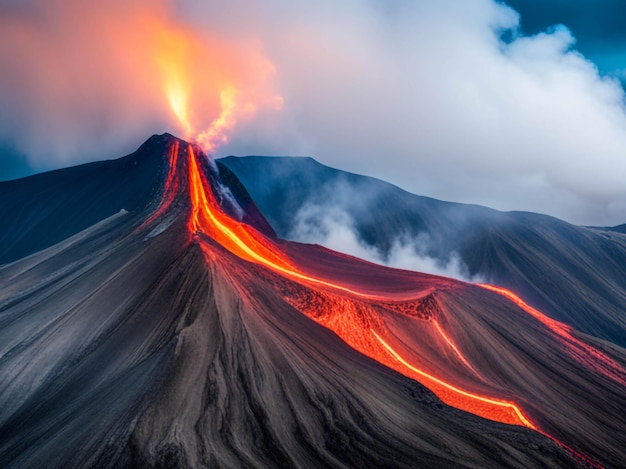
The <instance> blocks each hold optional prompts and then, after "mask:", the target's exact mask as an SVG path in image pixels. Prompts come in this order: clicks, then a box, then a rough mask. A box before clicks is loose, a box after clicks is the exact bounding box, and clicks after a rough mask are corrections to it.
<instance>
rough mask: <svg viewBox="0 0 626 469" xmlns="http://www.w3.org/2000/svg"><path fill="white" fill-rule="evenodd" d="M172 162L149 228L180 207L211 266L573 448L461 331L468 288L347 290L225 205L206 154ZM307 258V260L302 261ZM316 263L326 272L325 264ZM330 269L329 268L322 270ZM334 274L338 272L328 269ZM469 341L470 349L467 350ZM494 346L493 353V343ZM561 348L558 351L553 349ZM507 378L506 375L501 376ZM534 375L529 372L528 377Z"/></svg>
mask: <svg viewBox="0 0 626 469" xmlns="http://www.w3.org/2000/svg"><path fill="white" fill-rule="evenodd" d="M167 156H168V162H169V165H170V166H169V170H168V173H167V176H166V177H165V186H164V189H163V196H162V199H161V204H160V206H159V207H157V208H156V210H155V212H154V213H153V214H152V215H151V216H150V217H149V218H148V222H152V221H154V220H155V219H156V218H157V217H162V218H164V217H165V216H166V212H167V211H168V207H172V206H173V205H174V203H175V204H176V206H177V207H183V206H185V205H187V206H188V207H189V211H188V212H187V215H186V218H185V221H186V229H187V230H188V232H189V235H190V236H189V239H190V240H191V242H194V243H197V244H198V245H199V246H200V247H201V249H202V250H203V252H204V254H205V256H206V259H207V261H210V262H213V260H215V259H219V254H217V252H218V251H216V245H219V246H220V247H221V248H223V249H225V250H226V251H228V252H230V253H231V254H233V255H234V256H236V257H237V258H240V259H242V260H244V261H246V262H250V263H252V264H255V265H257V266H259V267H251V270H250V271H251V272H261V271H262V269H263V268H265V269H268V270H269V272H267V271H265V272H266V273H265V274H263V275H261V278H263V277H265V280H264V282H267V283H268V285H271V287H272V288H274V291H275V292H277V293H278V295H279V296H280V297H281V298H282V299H283V300H284V301H285V302H286V303H288V304H290V305H291V306H292V307H293V308H294V310H296V311H299V312H300V313H302V314H304V315H306V316H307V317H309V318H310V319H312V320H314V321H316V322H317V323H318V324H320V325H322V326H324V327H326V328H327V329H329V330H331V331H333V332H334V333H335V334H336V335H337V336H338V337H339V338H341V339H342V340H343V341H344V342H345V343H346V344H348V345H349V346H350V347H352V348H353V349H355V350H357V351H358V352H360V353H361V354H363V355H365V356H367V357H369V358H371V359H373V360H374V361H376V362H378V363H380V364H382V365H384V366H386V367H388V368H390V369H393V370H395V371H397V372H398V373H400V374H402V375H404V376H406V377H408V378H411V379H413V380H415V381H417V382H419V383H421V384H422V385H423V386H425V387H427V388H428V389H430V390H431V391H432V392H433V393H434V394H435V395H436V396H437V397H438V398H439V399H440V400H441V401H443V402H444V403H446V404H448V405H449V406H451V407H455V408H457V409H461V410H464V411H466V412H469V413H472V414H474V415H477V416H480V417H483V418H485V419H489V420H492V421H496V422H500V423H505V424H510V425H516V426H523V427H526V428H529V429H532V430H535V431H537V432H539V433H542V434H543V435H545V436H547V437H549V438H551V439H553V440H554V441H555V442H557V443H558V444H560V445H561V446H563V447H564V448H567V449H570V448H569V447H568V446H566V445H565V444H563V443H561V442H560V441H558V440H556V439H555V438H554V437H552V436H551V435H550V434H548V433H547V431H546V430H544V429H543V428H542V427H543V426H544V423H545V424H546V429H547V428H552V427H551V425H552V422H553V421H552V420H550V419H548V420H544V417H545V416H544V415H543V414H542V413H541V411H542V408H541V407H540V405H534V404H532V402H533V401H531V400H530V399H532V398H533V394H532V393H530V394H529V393H528V392H525V391H524V390H523V389H520V393H519V394H518V392H517V386H518V384H519V383H517V384H516V383H510V382H508V380H507V378H506V376H507V373H508V372H509V371H508V365H507V364H504V363H502V364H500V368H494V369H491V368H489V366H491V365H486V363H488V362H489V360H490V356H489V353H491V352H492V351H490V350H488V348H485V349H483V348H482V346H481V345H479V344H478V343H475V342H472V341H475V340H476V336H472V334H469V335H467V336H465V335H464V334H463V329H458V327H462V326H458V325H455V323H456V322H457V320H456V319H455V316H454V315H456V314H457V312H455V309H454V308H456V306H454V303H452V304H448V303H446V301H449V298H448V294H447V293H445V291H446V289H450V292H456V293H455V294H456V295H457V296H458V293H459V292H461V291H462V290H463V289H464V288H470V287H468V286H467V285H466V284H463V283H461V282H455V281H452V280H446V279H434V278H430V277H429V278H427V279H424V277H423V276H419V274H416V276H415V279H416V280H415V281H416V282H418V283H416V284H413V283H412V282H413V280H410V281H407V283H404V284H403V285H405V286H403V287H401V288H400V287H398V286H397V285H394V284H393V282H394V281H393V280H391V281H390V282H389V283H385V282H386V281H383V283H384V285H381V286H380V287H374V288H372V287H371V286H370V287H368V286H367V282H368V281H366V282H365V283H360V282H352V283H350V284H349V285H346V284H343V281H342V280H336V279H341V278H346V277H345V275H346V273H341V274H336V273H332V272H334V271H333V270H332V269H334V268H339V269H343V268H344V267H345V266H344V264H337V266H335V267H332V268H330V267H327V266H326V264H324V262H325V260H324V259H325V257H324V256H329V257H328V259H329V260H330V259H332V258H333V256H334V255H332V254H323V255H322V256H321V261H317V260H315V261H313V260H311V263H309V259H312V258H310V257H308V254H306V252H307V249H308V248H304V247H303V250H299V249H296V250H294V251H293V253H292V252H291V251H290V250H289V249H291V248H290V247H287V248H286V249H283V248H281V247H280V246H279V244H278V243H276V242H274V241H273V240H272V239H270V238H268V237H266V236H265V235H264V234H262V233H261V232H260V231H257V230H256V229H255V228H253V227H252V226H250V225H248V224H246V223H244V222H242V221H239V220H238V219H236V218H234V217H232V216H230V215H229V214H228V213H227V212H226V211H225V210H224V209H223V208H222V207H223V206H222V205H221V204H222V202H220V201H219V200H227V199H228V197H222V195H223V194H222V192H223V191H226V190H227V189H226V188H224V187H222V186H221V183H220V182H219V178H220V176H219V172H218V171H217V167H216V166H211V165H210V163H209V162H208V161H207V160H206V156H204V154H203V152H202V151H201V150H200V149H199V147H197V146H195V145H191V144H185V143H182V142H180V141H178V140H177V141H176V143H174V144H171V146H170V147H169V148H168V155H167ZM235 212H237V210H235ZM168 213H169V212H168ZM146 223H147V222H146ZM146 223H144V224H143V225H142V226H145V225H146ZM312 252H314V254H313V255H314V256H316V255H318V254H321V252H320V251H318V250H315V249H314V250H313V251H312ZM287 253H290V254H287ZM298 253H300V254H298ZM302 255H303V256H304V257H300V256H302ZM316 262H321V263H320V264H319V265H318V264H316ZM346 262H347V265H348V269H351V268H353V267H354V268H356V269H363V268H365V265H363V264H361V263H359V262H358V261H354V260H347V261H346ZM322 265H324V266H326V267H320V266H322ZM350 266H352V267H350ZM327 268H330V269H331V270H328V271H327V270H325V269H327ZM370 268H371V269H373V270H372V272H378V273H377V275H385V276H386V275H390V276H391V277H392V278H396V277H398V278H401V279H412V278H413V276H412V275H409V276H408V277H406V276H404V274H403V273H402V272H400V271H387V270H385V271H384V272H382V271H378V270H377V269H379V268H377V267H375V266H371V267H367V269H370ZM259 269H261V270H259ZM380 269H383V268H382V267H381V268H380ZM246 271H247V270H245V271H244V272H246ZM342 272H343V271H342ZM355 272H358V270H357V271H355ZM401 274H402V275H401ZM242 275H248V274H242ZM358 275H360V274H357V276H358ZM342 276H343V277H342ZM394 276H395V277H394ZM381 278H382V277H381ZM419 282H421V283H419ZM418 285H423V287H421V286H418ZM482 287H483V288H485V289H487V290H491V291H495V292H497V293H499V294H501V295H503V296H505V297H506V298H507V299H508V300H510V301H512V302H514V303H515V304H516V305H517V306H518V307H519V308H520V309H522V310H523V311H525V312H526V313H528V314H531V315H532V316H533V317H535V318H536V319H538V320H539V321H540V322H541V324H542V325H543V326H545V327H546V328H547V329H548V331H550V333H551V334H555V335H557V336H558V338H560V339H563V340H566V344H567V345H568V347H569V348H568V349H567V351H568V353H561V355H560V356H567V357H568V360H569V363H571V359H572V358H574V359H576V360H577V361H579V362H580V361H581V360H583V359H584V360H583V361H585V365H588V367H589V369H591V367H592V366H596V368H597V370H596V368H594V369H593V371H600V372H603V373H604V374H605V375H607V376H610V377H612V378H614V379H616V378H617V377H618V374H619V373H618V372H619V369H618V367H619V365H617V363H615V362H613V361H611V360H610V358H608V357H607V356H606V355H605V354H603V353H602V352H600V351H598V350H596V349H595V348H593V347H592V346H590V345H587V344H585V343H583V342H582V341H581V340H578V339H576V338H575V337H574V336H573V335H571V334H570V329H569V328H568V327H567V326H565V325H563V324H561V323H559V322H558V321H554V320H552V319H550V318H548V317H546V316H545V315H543V314H542V313H540V312H539V311H537V310H535V309H533V308H531V307H530V306H528V305H526V303H524V302H523V301H522V300H521V299H519V297H517V296H516V295H514V294H512V293H511V292H508V291H506V290H504V289H499V288H498V287H492V286H488V285H483V286H482ZM388 288H390V289H389V290H388ZM440 288H441V289H442V292H444V293H443V294H442V296H441V298H442V300H439V299H438V298H439V296H438V295H439V293H438V289H440ZM360 289H362V290H360ZM450 298H454V295H453V296H451V297H450ZM451 306H453V307H452V309H450V307H451ZM461 311H462V310H459V311H458V313H461ZM468 317H469V316H468ZM481 327H482V326H481ZM475 333H476V331H474V334H475ZM479 333H480V332H479ZM459 334H460V335H459ZM464 338H467V339H469V341H467V340H466V341H463V339H464ZM459 339H461V340H459ZM474 344H476V345H474ZM486 347H490V343H489V342H487V345H486ZM507 347H508V344H507ZM558 348H559V346H558V345H557V347H554V348H553V349H558ZM503 350H504V349H503ZM507 350H510V352H508V353H516V352H515V349H514V348H513V347H511V348H508V349H507ZM560 350H563V348H562V347H561V348H560ZM574 352H576V353H574ZM484 353H487V355H484ZM600 365H601V366H600ZM504 369H507V371H504V372H503V371H502V370H504ZM531 369H532V368H528V369H521V370H522V371H523V372H526V373H530V372H531V371H530V370H531ZM494 370H495V372H494ZM498 370H499V371H498ZM620 382H622V381H620ZM516 401H517V402H516ZM521 402H526V403H528V404H525V405H528V407H527V408H525V407H523V406H522V405H521ZM528 412H532V414H529V413H528ZM529 415H533V418H531V417H530V416H529ZM539 416H541V417H540V423H539V422H537V421H535V417H537V418H539ZM557 434H559V433H557ZM559 435H560V434H559ZM570 451H571V452H572V453H574V451H573V450H571V449H570ZM579 456H580V455H579ZM580 457H581V458H583V456H580ZM587 462H589V461H587ZM589 463H590V464H592V465H593V463H592V462H589Z"/></svg>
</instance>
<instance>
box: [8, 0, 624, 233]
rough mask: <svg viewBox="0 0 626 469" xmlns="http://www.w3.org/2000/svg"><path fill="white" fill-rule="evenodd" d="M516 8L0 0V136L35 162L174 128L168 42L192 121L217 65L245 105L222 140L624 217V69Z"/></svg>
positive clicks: (494, 197) (612, 218) (570, 215)
mask: <svg viewBox="0 0 626 469" xmlns="http://www.w3.org/2000/svg"><path fill="white" fill-rule="evenodd" d="M519 24H520V18H519V15H518V14H517V13H516V12H515V11H514V10H512V9H511V8H508V7H507V6H506V5H504V4H503V3H500V2H498V1H496V0H436V1H435V0H429V1H426V0H423V1H409V0H399V1H394V2H388V1H382V0H358V1H357V0H346V1H342V2H336V1H332V0H320V1H318V2H306V1H304V0H301V1H298V0H296V1H290V2H285V1H279V0H269V1H266V2H259V1H257V0H235V1H231V2H200V1H194V0H184V1H180V2H169V1H166V0H158V1H150V2H148V1H147V0H143V1H139V0H134V1H131V2H121V1H112V2H79V1H78V0H67V1H62V0H52V1H43V0H30V1H19V2H18V1H17V0H14V1H7V0H0V60H2V64H3V72H2V74H0V139H2V140H4V141H5V142H8V144H9V145H11V146H13V147H15V148H16V149H17V151H19V152H21V153H24V154H26V155H27V156H28V158H29V163H30V165H31V166H33V167H35V168H37V169H47V168H52V167H57V166H62V165H66V164H69V163H75V162H79V161H85V160H87V159H96V158H102V157H105V156H106V157H117V156H120V155H121V154H122V153H124V151H130V150H132V149H133V148H134V147H137V146H138V145H139V144H140V143H141V142H142V141H143V140H144V139H145V138H147V136H149V135H150V134H153V133H156V132H161V131H164V130H170V131H173V132H175V133H181V132H184V128H183V126H181V124H180V119H178V118H177V117H176V116H175V115H174V114H173V113H172V108H171V105H170V104H171V103H169V102H168V97H167V92H166V91H164V86H163V69H162V65H159V62H158V60H157V61H156V62H155V56H156V57H158V56H159V51H163V50H169V52H168V53H169V54H170V55H171V56H172V57H173V58H172V60H179V59H180V56H181V54H182V56H183V59H180V60H182V61H183V63H182V64H179V68H181V69H182V70H185V83H187V80H189V79H190V78H189V77H191V84H189V85H188V86H189V89H187V90H186V91H187V92H188V96H189V103H190V110H189V120H190V122H191V124H192V125H193V126H194V127H197V130H200V129H201V128H203V127H206V126H207V125H209V124H210V122H211V120H212V119H215V118H216V117H217V116H218V115H219V112H220V98H219V97H220V94H219V91H220V90H221V89H222V88H223V86H222V85H223V84H225V83H226V82H230V81H233V82H234V83H235V85H236V86H237V88H240V89H242V90H244V92H243V94H244V95H245V96H243V97H242V102H243V103H244V104H246V105H245V106H243V108H250V109H251V110H252V111H254V112H250V113H249V114H247V115H245V116H244V115H242V116H240V118H239V119H238V120H237V123H236V127H234V129H233V130H232V132H231V133H230V143H228V144H226V145H224V146H223V147H222V148H221V149H220V150H219V153H218V156H224V155H226V154H286V155H289V154H291V155H293V154H307V155H312V156H314V157H316V158H317V159H318V160H320V161H321V162H323V163H325V164H328V165H331V166H334V167H339V168H341V169H345V170H348V171H353V172H358V173H364V174H368V175H373V176H376V177H379V178H382V179H386V180H388V181H390V182H393V183H395V184H397V185H400V186H401V187H403V188H405V189H407V190H409V191H411V192H414V193H418V194H422V195H429V196H432V197H437V198H442V199H446V200H455V201H462V202H472V203H480V204H484V205H488V206H492V207H494V208H498V209H518V210H532V211H537V212H543V213H549V214H552V215H556V216H559V217H561V218H564V219H566V220H568V221H572V222H575V223H582V224H598V225H605V224H618V223H624V222H625V221H626V219H625V218H626V216H625V215H624V214H625V213H626V185H625V184H624V181H626V158H624V155H625V154H626V111H625V105H624V91H623V89H622V88H621V85H620V84H619V82H617V81H616V80H614V79H611V78H607V77H603V76H602V75H601V74H600V73H599V72H598V69H597V68H596V67H595V65H594V64H593V63H592V62H590V61H589V60H587V59H586V58H585V57H584V56H582V55H581V54H580V53H578V52H577V51H576V50H575V38H574V37H573V35H572V34H571V32H570V31H569V30H568V29H567V28H566V27H565V26H558V27H554V28H552V29H550V30H548V31H545V32H543V33H541V34H537V35H534V36H524V35H522V34H521V32H520V28H519ZM155 25H156V26H155ZM162 31H166V33H167V34H166V35H165V38H164V37H163V35H162V34H160V33H159V32H162ZM181 37H182V38H183V39H182V40H181V41H180V43H179V42H176V40H175V39H176V38H181ZM176 44H179V45H181V49H180V50H179V49H177V48H176V47H175V46H176ZM168 48H169V49H168ZM177 57H178V59H177ZM194 71H199V72H200V73H194ZM224 77H225V78H224ZM174 81H175V80H174ZM186 86H187V85H186ZM278 96H280V97H282V99H279V98H278ZM281 103H284V104H283V106H282V110H281V111H277V108H279V107H280V104H281ZM248 104H249V105H250V106H247V105H248ZM243 114H245V113H243Z"/></svg>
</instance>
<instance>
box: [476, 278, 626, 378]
mask: <svg viewBox="0 0 626 469" xmlns="http://www.w3.org/2000/svg"><path fill="white" fill-rule="evenodd" d="M478 286H479V287H482V288H484V289H486V290H490V291H493V292H495V293H497V294H499V295H501V296H503V297H505V298H507V299H508V300H510V301H511V302H513V303H514V304H515V305H516V306H518V307H519V308H520V309H521V310H522V311H524V312H526V313H527V314H530V315H531V316H532V317H534V318H535V319H537V320H538V321H539V322H541V323H542V324H544V325H545V326H546V327H548V329H550V330H551V331H552V332H553V333H554V334H555V335H556V336H558V338H559V339H560V343H561V344H563V345H564V347H565V348H566V349H567V351H568V352H569V354H570V355H571V356H572V357H574V358H575V359H576V360H577V361H578V362H580V363H582V364H583V365H585V366H587V367H589V368H592V369H593V370H595V371H597V372H598V373H600V374H602V375H604V376H606V377H607V378H609V379H612V380H614V381H616V382H618V383H620V384H622V385H624V386H626V371H625V370H624V368H623V367H622V366H621V365H620V364H619V363H617V362H616V361H615V360H613V359H612V358H610V357H609V356H608V355H606V354H605V353H603V352H601V351H600V350H598V349H596V348H595V347H592V346H591V345H588V344H586V343H584V342H583V341H582V340H580V339H577V338H576V337H574V336H573V335H572V334H571V331H572V328H571V327H570V326H568V325H567V324H563V323H562V322H559V321H556V320H554V319H552V318H549V317H548V316H546V315H545V314H543V313H542V312H541V311H539V310H537V309H535V308H533V307H532V306H530V305H529V304H527V303H526V302H525V301H524V300H522V299H521V298H520V297H519V296H517V295H516V294H515V293H513V292H512V291H510V290H507V289H506V288H502V287H496V286H494V285H488V284H478Z"/></svg>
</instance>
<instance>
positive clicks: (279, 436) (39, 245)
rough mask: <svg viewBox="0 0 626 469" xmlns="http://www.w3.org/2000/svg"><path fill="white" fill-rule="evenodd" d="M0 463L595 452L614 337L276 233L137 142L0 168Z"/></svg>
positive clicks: (571, 461)
mask: <svg viewBox="0 0 626 469" xmlns="http://www.w3.org/2000/svg"><path fill="white" fill-rule="evenodd" d="M0 200H1V201H2V204H1V205H0V207H2V208H1V209H0V217H1V219H2V220H3V224H2V227H1V228H0V240H2V243H0V245H1V246H2V251H0V262H1V263H3V265H2V266H0V376H1V377H2V380H1V381H0V402H2V403H3V405H2V406H1V407H0V464H1V465H2V466H3V467H9V468H12V467H15V468H18V467H276V466H280V467H283V466H284V467H524V468H526V467H575V466H580V467H589V466H591V467H599V466H613V467H615V466H618V465H620V464H622V463H623V461H624V460H626V444H625V443H626V442H625V441H624V435H626V424H625V423H624V422H625V419H624V409H626V373H625V371H624V364H625V363H626V351H625V350H624V349H623V348H621V347H619V346H617V345H615V344H612V343H610V342H607V341H605V340H601V339H598V338H595V337H594V336H592V335H587V334H584V333H582V332H578V331H577V330H576V329H574V328H572V327H571V326H569V325H567V324H565V323H561V322H558V321H557V320H555V319H553V318H551V317H549V316H547V315H545V314H544V313H543V312H542V311H540V310H538V309H536V308H534V307H532V306H530V305H528V304H527V303H526V302H525V301H524V300H523V299H522V298H520V297H519V296H517V295H516V294H515V293H513V292H511V291H509V290H505V289H504V288H501V287H494V286H491V285H475V284H470V283H465V282H461V281H457V280H453V279H448V278H443V277H437V276H432V275H427V274H421V273H417V272H410V271H403V270H397V269H390V268H386V267H382V266H379V265H375V264H371V263H368V262H365V261H362V260H359V259H356V258H353V257H350V256H346V255H343V254H339V253H336V252H333V251H330V250H328V249H325V248H322V247H320V246H315V245H306V244H299V243H296V242H291V241H285V240H282V239H280V238H278V237H277V236H276V233H275V231H274V229H273V227H272V226H271V225H270V223H268V222H267V221H266V219H265V218H264V216H263V215H262V213H261V211H260V210H259V209H258V208H257V206H256V204H255V202H254V200H253V198H252V197H250V195H249V193H248V192H247V190H246V188H245V187H244V185H243V184H242V183H241V182H240V181H239V179H238V178H237V176H235V173H233V172H232V171H230V170H229V169H228V168H227V167H226V166H225V165H224V164H223V163H220V162H219V161H218V162H214V161H212V160H210V159H208V158H207V157H206V156H205V155H203V154H202V151H201V150H200V149H199V148H198V147H197V146H195V145H193V144H190V143H187V142H185V141H183V140H180V139H177V138H175V137H173V136H171V135H169V134H164V135H160V136H153V137H151V138H150V139H149V140H148V141H147V142H146V143H144V144H143V145H142V146H141V147H140V148H139V149H138V150H137V152H135V153H133V154H132V155H129V156H127V157H124V158H121V159H118V160H112V161H105V162H98V163H92V164H88V165H83V166H78V167H74V168H68V169H63V170H58V171H54V172H50V173H45V174H40V175H36V176H32V177H28V178H24V179H21V180H16V181H10V182H4V183H0Z"/></svg>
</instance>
